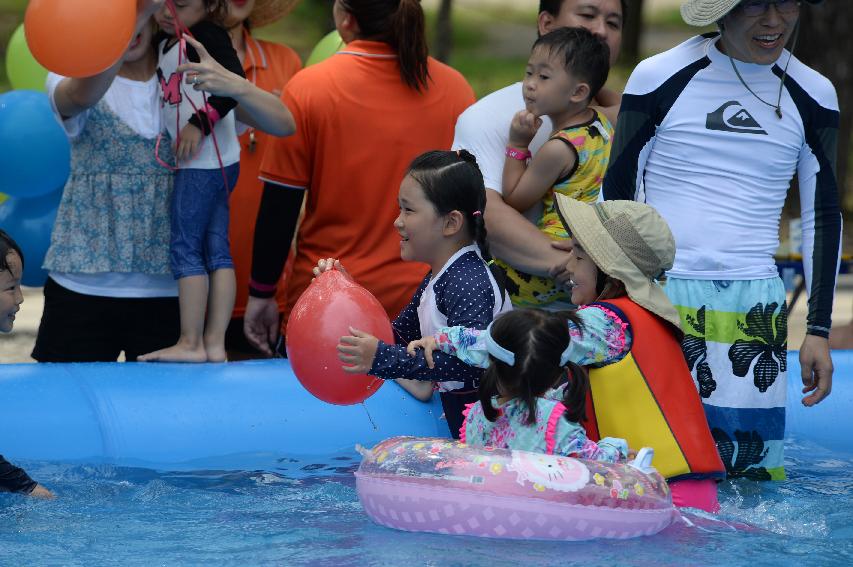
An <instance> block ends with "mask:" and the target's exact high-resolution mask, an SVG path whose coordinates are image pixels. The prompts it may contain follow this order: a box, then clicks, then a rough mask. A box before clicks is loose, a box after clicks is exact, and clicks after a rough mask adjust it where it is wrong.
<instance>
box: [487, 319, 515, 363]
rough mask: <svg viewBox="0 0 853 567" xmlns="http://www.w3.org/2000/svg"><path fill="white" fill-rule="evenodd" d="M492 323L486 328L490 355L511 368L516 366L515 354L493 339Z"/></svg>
mask: <svg viewBox="0 0 853 567" xmlns="http://www.w3.org/2000/svg"><path fill="white" fill-rule="evenodd" d="M493 324H494V321H493V322H492V323H489V326H488V327H486V350H487V351H488V353H489V354H490V355H492V356H494V357H495V358H497V359H498V360H500V361H501V362H503V363H505V364H508V365H509V366H515V354H514V353H512V352H510V351H508V350H507V349H505V348H504V347H502V346H501V345H499V344H498V343H496V342H495V339H493V338H492V325H493Z"/></svg>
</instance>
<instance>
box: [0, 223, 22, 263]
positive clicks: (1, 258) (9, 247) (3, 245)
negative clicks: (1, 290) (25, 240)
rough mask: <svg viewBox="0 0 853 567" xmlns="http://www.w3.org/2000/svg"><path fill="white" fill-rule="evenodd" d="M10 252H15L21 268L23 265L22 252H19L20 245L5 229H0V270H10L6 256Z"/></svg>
mask: <svg viewBox="0 0 853 567" xmlns="http://www.w3.org/2000/svg"><path fill="white" fill-rule="evenodd" d="M12 252H16V253H17V254H18V257H19V258H20V259H21V268H23V267H24V253H23V252H21V247H20V246H18V243H17V242H15V239H14V238H12V237H11V236H9V234H8V233H6V231H4V230H2V229H0V272H5V271H10V270H9V262H8V261H7V260H6V258H7V257H8V256H9V254H11V253H12Z"/></svg>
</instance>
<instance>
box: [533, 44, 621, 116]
mask: <svg viewBox="0 0 853 567" xmlns="http://www.w3.org/2000/svg"><path fill="white" fill-rule="evenodd" d="M536 49H547V50H548V53H549V54H550V55H552V56H554V57H559V56H561V55H562V56H563V66H564V67H565V68H566V71H567V72H568V73H569V74H570V75H573V76H574V77H575V78H577V79H580V80H581V81H584V82H586V83H587V84H588V85H589V99H592V98H593V97H594V96H595V95H596V94H598V91H600V90H601V87H603V86H604V83H606V82H607V74H608V73H609V72H610V48H609V47H608V46H607V43H606V42H605V41H604V40H603V39H601V38H600V37H598V36H597V35H595V34H594V33H592V32H591V31H589V30H588V29H586V28H557V29H555V30H554V31H551V32H548V33H546V34H545V35H543V36H540V37H539V38H538V39H537V40H536V42H535V43H534V44H533V51H535V50H536Z"/></svg>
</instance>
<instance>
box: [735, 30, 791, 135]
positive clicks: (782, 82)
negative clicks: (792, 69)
mask: <svg viewBox="0 0 853 567" xmlns="http://www.w3.org/2000/svg"><path fill="white" fill-rule="evenodd" d="M799 36H800V22H799V20H797V23H796V27H795V28H794V41H793V42H792V43H791V51H789V52H788V60H787V61H786V62H785V69H784V70H783V71H782V78H781V79H780V80H779V96H778V97H777V98H776V104H770V103H769V102H767V101H766V100H764V99H763V98H761V97H760V96H758V95H757V94H755V91H754V90H752V89H751V88H749V85H747V84H746V81H744V80H743V77H742V76H741V74H740V71H738V69H737V65H735V60H734V58H733V57H732V56H731V55H729V56H728V57H729V61H730V62H731V64H732V69H734V71H735V75H737V78H738V80H739V81H740V84H742V85H743V86H744V87H745V88H746V90H748V91H749V94H751V95H752V96H754V97H755V98H757V99H758V100H759V101H760V102H762V103H764V104H766V105H767V106H769V107H770V108H774V109H776V116H778V117H779V119H780V120H781V119H782V89H783V88H784V87H785V78H786V77H787V76H788V65H790V64H791V59H793V58H794V48H795V47H797V39H798V38H799ZM726 55H728V54H726Z"/></svg>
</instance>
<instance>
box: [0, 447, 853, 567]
mask: <svg viewBox="0 0 853 567" xmlns="http://www.w3.org/2000/svg"><path fill="white" fill-rule="evenodd" d="M786 451H787V453H786V458H787V470H788V475H789V480H788V481H786V482H779V483H755V482H752V481H747V480H737V481H727V482H725V483H723V484H722V485H721V487H720V501H721V505H722V508H723V509H722V513H721V514H720V515H719V516H718V518H717V519H712V517H711V516H709V515H707V514H701V513H695V514H689V513H688V514H687V518H688V519H689V520H690V522H691V523H692V525H688V524H687V523H680V524H678V525H674V526H671V527H669V528H667V529H666V530H664V531H663V532H661V533H660V534H658V535H656V536H652V537H647V538H639V539H634V540H625V541H590V542H565V543H557V542H534V541H523V542H519V541H503V540H489V539H479V538H471V537H454V536H442V535H433V534H415V533H408V532H401V531H395V530H391V529H388V528H383V527H380V526H377V525H375V524H373V523H372V522H371V521H370V520H369V519H368V518H367V516H366V515H365V514H364V512H363V511H362V509H361V506H360V504H359V502H358V498H357V496H356V492H355V481H354V478H353V476H352V471H354V470H355V468H356V467H357V462H358V460H357V457H356V455H355V453H353V454H352V455H349V456H338V457H337V458H334V459H331V458H330V459H329V460H328V461H327V462H320V461H312V462H301V463H300V462H294V461H292V460H283V461H282V466H272V467H269V468H267V469H266V470H258V471H251V472H248V471H246V472H243V471H241V472H232V471H216V470H204V471H192V472H157V471H153V470H149V469H145V468H130V467H115V466H110V465H79V464H62V463H19V464H24V465H26V466H27V468H28V470H29V472H30V474H31V476H33V477H34V478H37V479H39V480H40V481H42V482H43V483H44V484H46V485H47V486H49V487H50V488H52V489H53V490H55V492H56V493H57V494H58V495H59V498H58V499H57V500H54V501H40V500H36V499H33V498H25V497H22V496H18V495H10V494H0V565H103V564H118V565H201V564H207V565H211V564H212V565H225V564H240V565H309V564H310V565H395V566H396V565H437V566H438V565H440V566H446V565H475V566H484V567H485V566H489V567H492V566H496V565H518V564H525V565H527V564H535V565H561V566H566V565H583V566H585V567H588V566H596V565H608V566H609V565H638V566H646V565H648V566H652V565H654V566H658V565H673V566H681V565H726V566H729V565H731V566H737V565H744V566H747V565H748V566H750V567H758V566H762V565H768V566H769V565H773V566H780V565H797V566H798V567H803V566H811V565H820V566H823V565H845V566H847V565H853V497H851V494H853V472H851V471H853V455H848V454H839V453H832V452H828V451H826V450H824V449H822V448H820V447H817V446H815V445H813V444H810V443H799V442H796V441H789V442H788V443H787V447H786ZM733 526H737V527H733Z"/></svg>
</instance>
